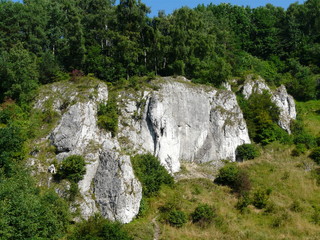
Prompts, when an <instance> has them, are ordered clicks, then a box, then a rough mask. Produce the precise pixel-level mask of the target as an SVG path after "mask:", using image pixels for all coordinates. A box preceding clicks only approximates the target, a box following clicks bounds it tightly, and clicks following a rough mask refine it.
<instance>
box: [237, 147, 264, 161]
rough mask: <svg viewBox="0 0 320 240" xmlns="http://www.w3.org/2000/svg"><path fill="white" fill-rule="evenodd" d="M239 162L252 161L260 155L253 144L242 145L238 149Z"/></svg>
mask: <svg viewBox="0 0 320 240" xmlns="http://www.w3.org/2000/svg"><path fill="white" fill-rule="evenodd" d="M236 155H237V161H241V162H242V161H244V160H251V159H254V158H256V157H258V156H259V155H260V153H259V150H258V149H257V147H256V146H255V145H253V144H242V145H240V146H238V147H237V149H236Z"/></svg>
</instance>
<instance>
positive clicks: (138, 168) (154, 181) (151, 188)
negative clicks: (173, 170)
mask: <svg viewBox="0 0 320 240" xmlns="http://www.w3.org/2000/svg"><path fill="white" fill-rule="evenodd" d="M131 162H132V166H133V169H134V173H135V175H136V176H137V177H138V179H139V181H140V182H141V183H142V191H143V195H144V196H145V197H151V196H153V195H156V194H157V193H158V191H159V190H160V187H161V185H162V184H167V185H172V184H173V183H174V180H173V177H172V176H171V175H170V174H169V173H168V172H167V170H166V169H165V168H164V167H163V166H161V164H160V161H159V160H158V159H157V158H156V157H155V156H153V155H151V154H142V155H136V156H134V157H132V158H131Z"/></svg>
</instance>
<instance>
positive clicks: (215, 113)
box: [122, 78, 250, 173]
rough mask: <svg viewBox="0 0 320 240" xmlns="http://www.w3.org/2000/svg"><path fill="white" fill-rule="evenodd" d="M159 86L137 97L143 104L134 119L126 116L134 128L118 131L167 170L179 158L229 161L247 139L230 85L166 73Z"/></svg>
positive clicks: (173, 169)
mask: <svg viewBox="0 0 320 240" xmlns="http://www.w3.org/2000/svg"><path fill="white" fill-rule="evenodd" d="M159 86H160V89H159V90H158V91H155V92H151V93H147V94H145V96H144V97H143V99H144V101H145V102H146V104H145V109H144V110H143V113H142V121H141V122H140V124H139V125H138V126H137V124H135V123H132V121H131V123H129V125H131V126H135V128H134V129H132V127H126V128H124V131H123V132H122V134H123V136H126V137H127V138H129V139H134V141H135V144H133V145H135V146H137V147H139V148H141V147H142V148H143V149H145V151H148V152H152V153H154V155H156V156H157V157H159V159H160V161H161V163H162V165H163V166H165V167H166V169H167V170H168V171H169V172H171V173H175V172H177V171H179V169H180V162H181V161H187V162H196V163H205V162H211V163H213V164H221V160H222V159H229V160H231V161H235V150H236V148H237V146H239V145H241V144H244V143H250V139H249V136H248V131H247V126H246V123H245V121H244V119H243V115H242V112H241V110H240V108H239V106H238V103H237V101H236V97H235V95H234V93H232V92H231V91H224V90H219V91H218V90H216V89H214V88H209V87H201V86H198V85H193V84H191V83H188V82H187V81H184V82H178V81H173V80H172V79H171V78H164V79H163V82H162V83H160V84H159ZM132 106H133V104H132V102H130V101H129V102H128V103H127V109H128V110H127V111H125V112H129V115H130V114H131V112H132V109H134V108H133V107H132ZM136 111H138V109H136ZM124 115H126V113H124ZM127 119H130V118H128V117H127ZM137 132H138V133H139V134H137Z"/></svg>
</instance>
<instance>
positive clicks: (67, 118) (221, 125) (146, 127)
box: [35, 77, 295, 223]
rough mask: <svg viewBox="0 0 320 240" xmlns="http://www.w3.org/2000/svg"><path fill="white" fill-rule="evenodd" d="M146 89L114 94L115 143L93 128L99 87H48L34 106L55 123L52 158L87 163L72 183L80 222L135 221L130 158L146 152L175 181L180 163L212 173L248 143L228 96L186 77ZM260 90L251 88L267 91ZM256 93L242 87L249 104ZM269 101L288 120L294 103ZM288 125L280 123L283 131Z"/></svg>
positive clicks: (138, 192) (104, 94)
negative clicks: (99, 218)
mask: <svg viewBox="0 0 320 240" xmlns="http://www.w3.org/2000/svg"><path fill="white" fill-rule="evenodd" d="M152 84H153V86H154V88H144V90H140V91H136V92H130V91H123V92H120V93H119V96H118V100H119V102H118V107H119V111H120V116H119V132H118V134H117V136H116V137H114V138H112V137H111V134H110V133H107V132H105V131H104V130H102V129H99V127H98V126H97V108H98V104H99V103H101V102H106V101H107V100H108V88H107V86H106V85H105V84H104V83H101V82H100V81H97V80H95V81H94V82H93V83H90V82H88V83H86V82H85V83H83V85H81V87H79V86H77V84H74V83H67V84H66V83H65V84H62V83H54V84H52V85H49V86H47V87H46V89H45V90H43V92H42V94H40V97H39V100H38V101H37V102H36V103H35V108H37V109H41V110H43V111H44V110H45V109H46V108H48V105H50V106H51V107H52V109H53V111H56V112H57V113H58V114H59V115H60V116H61V118H60V120H59V121H58V122H57V124H56V125H55V126H54V128H53V129H52V131H51V132H50V134H49V135H48V139H49V141H50V143H51V144H52V145H54V146H55V147H56V155H55V157H56V159H58V160H59V161H62V160H63V159H64V158H66V157H68V156H70V155H74V154H78V155H82V156H84V158H85V159H86V161H87V165H86V174H85V176H84V179H83V180H81V181H80V182H79V184H78V186H79V189H80V193H81V196H82V199H81V200H78V204H79V206H80V210H81V213H82V216H83V217H84V218H88V217H89V216H92V215H93V214H94V213H95V212H97V211H100V212H101V213H102V215H103V216H104V217H106V218H108V219H111V220H117V221H120V222H123V223H127V222H130V221H131V220H132V219H133V218H134V217H135V216H136V215H137V214H138V211H139V206H140V201H141V198H142V187H141V184H140V182H139V181H138V180H137V179H136V178H135V176H134V172H133V169H132V165H131V162H130V157H129V156H130V155H131V154H136V153H147V152H150V153H152V154H154V155H155V156H157V157H158V158H159V160H160V162H161V164H162V165H163V166H164V167H165V168H166V169H167V170H168V171H169V172H170V173H172V174H173V173H175V172H178V171H179V170H180V164H181V162H183V161H185V162H191V163H210V164H213V165H216V166H221V165H222V160H225V159H229V160H231V161H235V150H236V148H237V146H239V145H241V144H244V143H250V139H249V136H248V130H247V126H246V123H245V121H244V118H243V115H242V112H241V109H240V107H239V106H238V103H237V100H236V96H235V94H234V93H233V92H232V91H230V90H217V89H215V88H213V87H208V86H202V85H195V84H192V83H191V82H190V81H188V80H187V79H185V78H179V79H174V78H170V77H167V78H160V79H158V80H155V81H153V82H152ZM260 85H261V86H260ZM260 85H259V87H257V89H264V88H267V85H263V84H262V83H261V84H260ZM75 86H77V87H75ZM255 86H256V85H254V84H251V83H250V84H247V85H245V88H246V94H247V96H248V97H249V95H250V94H252V92H254V91H255V90H254V89H255ZM79 89H80V90H79ZM83 89H85V90H83ZM229 89H230V88H229ZM273 99H274V101H277V102H278V105H280V103H281V104H282V108H283V109H287V110H286V111H287V112H288V116H289V117H290V119H291V118H294V117H295V108H294V101H293V99H291V98H290V96H288V95H287V93H286V91H285V88H279V89H278V90H277V91H275V92H274V93H273ZM283 118H284V115H283ZM288 119H289V118H288ZM288 121H289V120H288ZM288 121H287V122H285V121H284V120H283V123H284V126H288V124H289V123H288ZM50 164H51V163H50V162H48V166H49V165H50ZM48 166H47V167H48ZM45 169H47V168H45Z"/></svg>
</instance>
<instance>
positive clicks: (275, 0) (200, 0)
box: [117, 0, 304, 16]
mask: <svg viewBox="0 0 320 240" xmlns="http://www.w3.org/2000/svg"><path fill="white" fill-rule="evenodd" d="M117 2H119V1H117ZM142 2H143V3H145V4H146V5H147V6H149V7H151V11H152V13H151V16H155V15H157V14H158V11H159V10H165V12H166V14H170V13H172V12H173V11H174V10H175V9H178V8H181V7H183V6H188V7H190V8H194V7H196V6H197V5H198V4H205V5H208V4H210V3H213V4H219V3H231V4H233V5H239V6H250V7H259V6H265V5H266V4H267V3H271V4H272V5H274V6H279V7H283V8H287V7H288V6H289V5H290V4H291V3H294V2H299V3H303V2H304V1H301V0H300V1H298V0H224V1H219V0H142Z"/></svg>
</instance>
